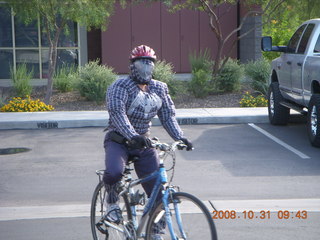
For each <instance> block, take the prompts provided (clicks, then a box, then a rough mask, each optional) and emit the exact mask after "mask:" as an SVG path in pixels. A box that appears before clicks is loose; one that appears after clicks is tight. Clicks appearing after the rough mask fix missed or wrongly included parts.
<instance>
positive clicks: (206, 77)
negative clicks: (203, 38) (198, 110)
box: [189, 49, 213, 98]
mask: <svg viewBox="0 0 320 240" xmlns="http://www.w3.org/2000/svg"><path fill="white" fill-rule="evenodd" d="M189 62H190V65H191V70H192V78H191V81H190V84H189V86H190V92H191V93H192V94H193V95H194V96H195V97H198V98H204V97H206V96H208V95H209V93H210V92H211V91H212V88H211V87H210V84H211V80H212V66H213V61H212V60H211V56H210V51H209V50H208V49H205V50H204V51H202V50H201V51H200V52H199V53H197V52H196V51H195V52H194V53H192V54H190V55H189Z"/></svg>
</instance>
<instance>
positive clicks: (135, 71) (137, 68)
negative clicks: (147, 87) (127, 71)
mask: <svg viewBox="0 0 320 240" xmlns="http://www.w3.org/2000/svg"><path fill="white" fill-rule="evenodd" d="M153 70H154V63H153V62H152V61H151V60H149V59H139V60H136V61H134V62H133V64H132V65H131V75H132V77H133V79H134V81H136V82H137V83H139V84H148V83H149V82H150V81H151V79H152V73H153Z"/></svg>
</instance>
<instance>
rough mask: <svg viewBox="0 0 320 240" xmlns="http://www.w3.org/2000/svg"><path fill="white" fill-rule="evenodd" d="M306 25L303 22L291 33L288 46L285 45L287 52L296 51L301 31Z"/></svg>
mask: <svg viewBox="0 0 320 240" xmlns="http://www.w3.org/2000/svg"><path fill="white" fill-rule="evenodd" d="M306 26H307V25H306V24H304V25H302V26H301V27H299V28H298V30H297V31H296V32H295V33H294V34H293V36H292V37H291V39H290V41H289V44H288V47H287V53H295V52H296V48H297V46H298V43H299V40H300V37H301V35H302V33H303V30H304V29H305V27H306Z"/></svg>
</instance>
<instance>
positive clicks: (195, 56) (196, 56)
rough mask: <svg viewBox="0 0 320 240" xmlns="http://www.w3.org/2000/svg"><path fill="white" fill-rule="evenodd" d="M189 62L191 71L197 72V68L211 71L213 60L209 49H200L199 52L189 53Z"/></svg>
mask: <svg viewBox="0 0 320 240" xmlns="http://www.w3.org/2000/svg"><path fill="white" fill-rule="evenodd" d="M189 62H190V65H191V70H192V72H197V71H198V70H204V71H206V72H209V71H212V66H213V62H212V60H211V55H210V51H209V49H205V50H204V51H202V50H201V51H200V52H199V53H197V52H196V51H195V52H193V53H192V54H189Z"/></svg>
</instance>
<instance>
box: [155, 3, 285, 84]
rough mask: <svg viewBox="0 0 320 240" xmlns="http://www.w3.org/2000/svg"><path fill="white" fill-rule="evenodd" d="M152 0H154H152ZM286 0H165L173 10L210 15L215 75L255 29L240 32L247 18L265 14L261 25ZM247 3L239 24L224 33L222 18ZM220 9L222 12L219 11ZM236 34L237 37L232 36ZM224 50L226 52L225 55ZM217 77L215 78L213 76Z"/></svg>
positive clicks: (267, 20)
mask: <svg viewBox="0 0 320 240" xmlns="http://www.w3.org/2000/svg"><path fill="white" fill-rule="evenodd" d="M150 1H152V0H150ZM284 1H285V0H181V1H174V0H164V2H165V3H166V4H167V5H168V6H169V7H170V9H171V10H173V11H179V10H181V9H192V10H198V11H203V12H205V13H206V14H207V15H208V17H209V25H210V29H211V30H212V31H213V33H214V36H215V38H216V39H217V53H216V55H215V56H214V66H213V76H214V77H215V76H216V75H218V74H219V72H220V70H221V69H222V68H223V66H224V65H225V63H226V62H227V61H228V59H229V57H230V55H231V52H232V50H233V48H234V47H235V46H236V43H237V41H238V40H240V39H241V38H243V37H244V36H246V35H248V34H249V33H250V32H252V31H253V30H254V28H253V29H250V30H248V31H246V32H240V30H241V29H242V27H243V25H244V23H245V21H246V19H247V18H248V17H250V16H262V15H263V16H264V18H263V22H262V24H261V25H263V24H265V23H267V22H269V20H270V16H271V15H272V13H274V11H275V10H276V9H277V8H279V6H281V4H283V2H284ZM237 4H242V5H245V7H246V9H248V11H247V12H246V14H245V15H244V16H243V18H242V19H241V20H240V23H239V26H237V28H235V29H233V30H232V31H231V32H230V33H228V34H226V35H224V34H223V32H222V25H221V18H222V17H223V16H224V15H225V13H227V12H228V11H230V8H231V7H232V6H234V5H237ZM221 6H228V7H226V8H225V9H226V10H225V12H224V13H221ZM219 10H220V12H219ZM233 36H236V38H232V37H233ZM233 39H235V40H233ZM226 43H231V44H229V46H230V45H231V48H229V49H228V51H227V49H225V48H226ZM223 52H226V54H224V55H223ZM213 79H215V78H213Z"/></svg>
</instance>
